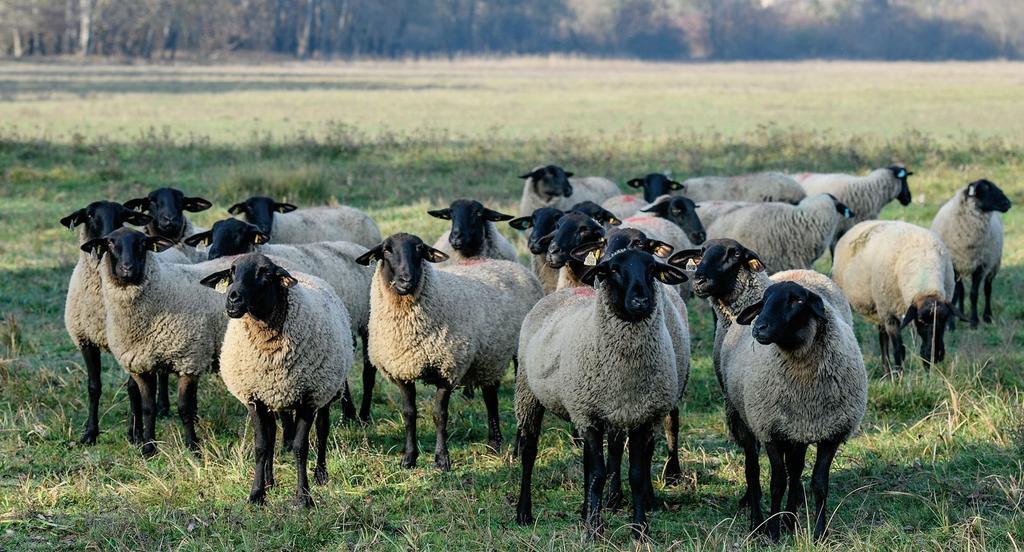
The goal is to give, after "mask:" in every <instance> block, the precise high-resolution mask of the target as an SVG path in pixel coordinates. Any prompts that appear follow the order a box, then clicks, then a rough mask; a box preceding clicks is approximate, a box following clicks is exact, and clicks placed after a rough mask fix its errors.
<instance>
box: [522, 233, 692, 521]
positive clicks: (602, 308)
mask: <svg viewBox="0 0 1024 552" xmlns="http://www.w3.org/2000/svg"><path fill="white" fill-rule="evenodd" d="M595 279H597V280H599V281H600V284H599V285H598V287H597V289H596V290H594V289H591V288H590V287H579V288H573V289H564V290H560V291H557V292H555V293H552V294H550V295H548V296H546V297H545V298H544V299H541V300H540V302H538V303H537V305H536V306H535V307H534V308H533V310H531V311H530V314H529V315H527V317H526V319H525V320H524V321H523V326H522V335H521V338H520V342H519V358H520V361H521V363H522V369H521V370H519V373H518V375H517V378H516V400H515V403H516V404H515V411H516V421H517V425H518V430H519V435H520V452H521V455H522V463H523V471H522V482H521V486H520V493H519V502H518V505H517V507H516V521H517V522H518V523H519V524H529V523H532V522H533V506H532V489H531V486H532V478H533V466H534V461H535V459H536V456H537V441H538V439H539V436H540V431H541V422H542V419H543V417H544V412H545V410H551V411H552V412H553V413H554V414H555V415H557V416H559V417H560V418H563V419H566V420H568V421H570V422H572V424H573V425H574V426H575V427H576V428H577V430H579V431H580V433H581V435H582V436H583V447H584V452H583V455H584V485H583V488H584V503H583V520H584V524H585V526H586V529H587V533H588V535H590V536H594V535H596V534H599V533H600V532H601V530H602V522H601V507H602V504H601V502H602V492H603V490H604V483H605V475H606V469H605V463H604V458H603V445H604V443H603V438H604V435H603V433H604V431H605V430H606V429H608V430H616V431H622V432H627V433H628V435H629V461H630V469H629V480H630V489H631V492H632V498H633V526H634V529H633V531H634V533H633V534H634V537H638V538H640V537H643V536H644V535H645V534H646V533H647V519H646V503H647V502H648V501H649V499H650V498H651V494H652V491H653V487H652V485H651V481H650V469H651V467H650V455H651V451H652V442H653V428H654V425H655V424H656V423H657V422H658V420H660V419H662V418H663V417H664V416H665V414H667V413H668V412H669V410H670V409H671V408H672V407H673V406H674V405H675V404H676V401H677V400H678V398H679V376H678V372H677V366H676V350H675V349H674V347H673V340H672V336H671V335H670V333H669V332H670V330H669V323H668V322H667V321H666V319H667V318H668V317H678V316H679V313H678V312H677V311H676V310H675V309H671V308H667V307H666V304H665V300H664V299H665V297H667V296H668V295H669V294H667V293H664V292H663V291H662V290H661V289H660V286H658V285H657V284H656V282H661V283H664V284H668V285H677V284H680V283H682V282H683V281H684V280H685V279H686V276H685V275H683V273H682V272H681V271H679V270H678V269H676V268H674V267H671V266H668V265H665V264H662V263H659V262H657V261H656V260H655V259H654V257H653V256H652V255H650V254H649V253H647V252H644V251H638V250H626V251H622V252H620V253H618V254H615V255H613V256H611V257H608V258H606V259H605V260H603V261H601V262H600V263H599V264H597V265H596V266H595V267H592V268H591V269H590V270H589V271H588V272H587V273H586V275H585V276H584V278H583V280H584V282H585V283H588V284H592V283H594V281H595ZM675 322H676V324H677V325H676V327H677V328H678V327H682V325H681V322H680V320H678V319H677V320H675Z"/></svg>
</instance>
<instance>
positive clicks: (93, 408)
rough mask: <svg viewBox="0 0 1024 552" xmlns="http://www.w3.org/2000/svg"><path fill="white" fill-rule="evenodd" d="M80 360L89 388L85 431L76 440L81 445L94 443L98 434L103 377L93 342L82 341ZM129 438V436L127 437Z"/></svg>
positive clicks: (96, 348)
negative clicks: (83, 363)
mask: <svg viewBox="0 0 1024 552" xmlns="http://www.w3.org/2000/svg"><path fill="white" fill-rule="evenodd" d="M81 350H82V360H84V361H85V371H86V374H87V377H88V378H89V379H88V384H87V385H88V390H89V417H88V419H86V421H85V431H84V432H83V433H82V437H81V439H79V440H78V442H80V443H82V444H83V445H95V444H96V438H97V437H99V435H100V421H99V420H100V396H101V395H103V378H102V377H101V376H102V372H101V368H102V365H101V364H100V348H99V347H97V346H96V345H95V344H93V343H88V342H86V343H82V347H81ZM129 439H130V438H129Z"/></svg>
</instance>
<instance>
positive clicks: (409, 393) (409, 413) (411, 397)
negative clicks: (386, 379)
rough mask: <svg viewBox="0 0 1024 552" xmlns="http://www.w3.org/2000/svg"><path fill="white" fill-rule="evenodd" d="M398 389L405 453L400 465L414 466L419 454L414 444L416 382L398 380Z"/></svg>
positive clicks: (405, 466)
mask: <svg viewBox="0 0 1024 552" xmlns="http://www.w3.org/2000/svg"><path fill="white" fill-rule="evenodd" d="M398 390H399V391H400V392H401V393H402V418H404V419H405V455H404V456H402V467H403V468H415V467H416V459H417V458H418V457H419V455H420V451H419V447H418V446H417V444H416V383H415V382H411V381H406V382H400V383H399V384H398Z"/></svg>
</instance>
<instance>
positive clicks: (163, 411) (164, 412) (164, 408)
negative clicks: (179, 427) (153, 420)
mask: <svg viewBox="0 0 1024 552" xmlns="http://www.w3.org/2000/svg"><path fill="white" fill-rule="evenodd" d="M156 417H157V418H170V417H171V405H169V404H164V405H157V408H156Z"/></svg>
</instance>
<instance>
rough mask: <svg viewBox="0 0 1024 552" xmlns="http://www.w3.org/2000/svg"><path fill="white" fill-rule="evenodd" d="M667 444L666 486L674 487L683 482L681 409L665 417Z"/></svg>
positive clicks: (674, 409) (673, 409)
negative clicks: (680, 459)
mask: <svg viewBox="0 0 1024 552" xmlns="http://www.w3.org/2000/svg"><path fill="white" fill-rule="evenodd" d="M664 426H665V442H666V444H668V460H667V461H666V462H665V469H664V474H665V486H666V487H674V486H676V485H678V484H679V482H680V481H682V478H683V470H682V468H681V467H680V466H679V407H678V406H674V407H672V410H670V411H669V412H668V415H666V416H665V422H664Z"/></svg>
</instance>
